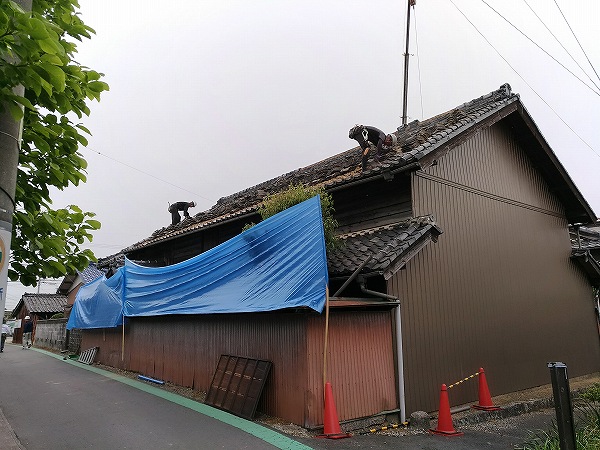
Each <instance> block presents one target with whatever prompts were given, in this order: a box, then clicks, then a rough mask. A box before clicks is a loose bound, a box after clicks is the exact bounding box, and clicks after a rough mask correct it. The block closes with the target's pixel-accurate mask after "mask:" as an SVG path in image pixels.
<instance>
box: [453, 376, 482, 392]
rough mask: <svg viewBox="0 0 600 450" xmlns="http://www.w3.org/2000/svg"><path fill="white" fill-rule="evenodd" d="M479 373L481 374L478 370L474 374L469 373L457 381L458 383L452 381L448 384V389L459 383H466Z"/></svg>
mask: <svg viewBox="0 0 600 450" xmlns="http://www.w3.org/2000/svg"><path fill="white" fill-rule="evenodd" d="M477 375H479V372H476V373H474V374H473V375H469V376H468V377H467V378H463V379H462V380H460V381H457V382H456V383H452V384H451V385H449V386H448V389H450V388H453V387H455V386H458V385H459V384H461V383H464V382H465V381H467V380H470V379H471V378H473V377H476V376H477Z"/></svg>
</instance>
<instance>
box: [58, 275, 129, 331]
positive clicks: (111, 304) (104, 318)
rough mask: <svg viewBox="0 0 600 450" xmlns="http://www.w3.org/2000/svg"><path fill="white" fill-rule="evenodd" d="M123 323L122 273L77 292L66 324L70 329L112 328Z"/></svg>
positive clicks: (82, 287) (97, 281)
mask: <svg viewBox="0 0 600 450" xmlns="http://www.w3.org/2000/svg"><path fill="white" fill-rule="evenodd" d="M122 323H123V271H122V269H119V270H118V271H117V272H116V273H115V274H114V275H113V276H112V277H110V278H109V279H107V278H106V277H105V276H102V277H100V278H97V279H95V280H94V281H91V282H90V283H87V284H84V285H83V286H81V287H80V288H79V291H77V296H76V297H75V303H74V304H73V309H72V310H71V315H70V316H69V321H68V322H67V330H70V329H72V328H112V327H117V326H119V325H121V324H122Z"/></svg>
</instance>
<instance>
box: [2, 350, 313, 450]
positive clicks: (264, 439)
mask: <svg viewBox="0 0 600 450" xmlns="http://www.w3.org/2000/svg"><path fill="white" fill-rule="evenodd" d="M88 369H90V367H89V366H85V365H83V364H81V363H77V362H72V361H63V360H62V358H60V357H53V356H52V355H51V354H49V353H45V352H39V351H37V350H34V349H26V350H23V349H22V348H21V347H20V346H16V345H10V344H7V345H6V347H5V350H4V353H2V354H1V355H0V380H1V382H0V408H1V409H2V411H3V412H4V416H5V417H6V419H7V420H8V423H9V424H10V425H11V426H12V429H13V430H14V432H15V434H16V436H17V438H18V440H19V441H20V443H21V445H22V446H23V447H25V448H26V449H27V450H37V449H44V450H48V449H87V448H95V449H213V448H214V449H218V448H225V449H273V448H278V447H279V448H291V449H292V448H297V449H306V448H307V447H306V446H304V445H302V444H299V443H297V442H295V441H292V440H291V439H289V438H287V437H285V436H283V435H281V434H278V433H275V432H273V431H271V430H269V429H267V428H265V427H261V426H259V425H257V424H254V423H252V422H249V421H246V420H243V419H239V418H237V417H235V416H232V415H230V414H226V413H223V412H222V411H219V410H216V409H214V408H209V407H207V406H205V405H202V404H198V403H197V402H191V401H187V399H183V398H182V397H179V396H175V395H173V394H170V393H165V392H164V391H162V390H160V389H157V388H153V387H152V386H147V385H146V384H145V383H142V382H138V381H135V380H128V379H124V378H123V377H118V376H114V378H113V377H110V376H111V375H112V374H110V373H105V374H106V375H102V374H100V373H97V372H99V371H90V370H88ZM91 369H93V368H91ZM116 378H121V379H122V380H121V381H117V379H116ZM123 381H126V382H123ZM136 385H137V387H136ZM142 389H143V390H142ZM152 391H159V392H157V393H158V394H160V395H163V397H160V396H157V395H155V394H156V393H154V392H152ZM171 397H173V398H171ZM173 400H176V401H173ZM186 402H189V403H190V405H189V406H191V407H195V408H199V409H200V411H196V410H194V409H191V408H190V407H188V406H186ZM181 403H183V404H181ZM203 409H206V411H202V410H203ZM210 415H213V416H214V417H211V416H210ZM227 422H230V423H227Z"/></svg>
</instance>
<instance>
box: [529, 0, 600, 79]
mask: <svg viewBox="0 0 600 450" xmlns="http://www.w3.org/2000/svg"><path fill="white" fill-rule="evenodd" d="M523 1H524V2H525V4H526V5H527V7H528V8H529V9H530V10H531V12H532V13H533V15H534V16H535V17H537V19H538V20H539V21H540V23H541V24H542V25H544V28H546V30H548V33H550V35H551V36H552V37H553V38H554V40H555V41H556V42H557V43H558V45H560V46H561V47H562V49H563V50H564V51H565V52H566V53H567V55H569V56H570V57H571V59H572V60H573V62H574V63H575V64H576V65H577V67H579V69H581V71H582V72H583V73H584V74H585V75H586V76H587V77H588V79H589V80H590V82H591V83H592V84H593V85H594V86H596V89H600V87H598V85H597V84H596V82H595V81H594V80H592V77H590V76H589V75H588V74H587V72H586V71H585V70H584V69H583V67H581V64H579V63H578V62H577V60H576V59H575V58H574V57H573V55H571V53H570V52H569V50H567V48H566V47H565V46H564V45H563V44H562V42H560V39H558V38H557V37H556V36H555V34H554V33H553V32H552V30H550V28H548V26H547V25H546V24H545V23H544V21H543V20H542V18H541V17H540V16H538V14H537V13H536V12H535V11H534V10H533V8H532V7H531V5H529V3H527V0H523ZM557 6H558V5H557ZM558 10H559V11H560V8H559V9H558ZM561 14H562V11H561ZM563 18H564V16H563ZM565 21H566V19H565ZM567 25H569V24H568V23H567ZM569 28H571V27H569ZM575 39H577V38H575ZM582 51H583V49H582ZM584 54H585V52H584ZM586 57H587V55H586ZM588 61H589V59H588ZM592 69H593V67H592ZM596 75H598V74H596Z"/></svg>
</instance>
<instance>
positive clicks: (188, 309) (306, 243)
mask: <svg viewBox="0 0 600 450" xmlns="http://www.w3.org/2000/svg"><path fill="white" fill-rule="evenodd" d="M119 272H120V275H119V276H121V277H122V283H121V282H119V283H114V284H113V285H111V288H110V289H106V290H104V289H97V290H92V289H89V290H85V291H84V293H83V294H82V295H81V296H80V295H79V294H78V296H77V301H76V303H75V305H74V308H73V310H74V311H75V310H76V309H78V310H79V313H78V314H76V317H77V318H76V319H74V320H73V323H71V319H70V320H69V325H71V327H72V328H103V327H109V326H110V327H114V326H116V325H117V324H114V323H113V324H111V325H108V323H111V322H110V319H111V318H112V316H113V313H114V311H116V308H115V309H114V310H113V306H112V301H108V302H107V300H111V299H113V294H114V295H117V293H118V292H119V288H121V287H122V290H121V291H120V295H121V302H122V309H123V311H122V313H123V314H124V315H125V316H127V317H139V316H157V315H167V314H213V313H239V312H259V311H273V310H277V309H283V308H295V307H301V306H307V307H310V308H312V309H314V310H315V311H318V312H321V311H322V310H323V306H324V304H325V290H326V286H327V282H328V279H327V260H326V254H325V238H324V234H323V220H322V217H321V203H320V199H319V196H315V197H313V198H312V199H309V200H307V201H305V202H303V203H300V204H299V205H296V206H293V207H291V208H289V209H286V210H285V211H282V212H281V213H279V214H276V215H275V216H273V217H271V218H269V219H267V220H265V221H263V222H261V223H259V224H258V225H255V226H254V227H252V228H251V229H249V230H247V231H244V232H243V233H241V234H240V235H238V236H236V237H234V238H232V239H230V240H229V241H227V242H224V243H223V244H221V245H219V246H217V247H215V248H213V249H211V250H208V251H207V252H205V253H202V254H200V255H198V256H196V257H194V258H191V259H189V260H187V261H183V262H181V263H178V264H174V265H171V266H166V267H143V266H140V265H137V264H135V263H133V262H131V261H129V260H127V259H126V260H125V266H124V267H122V268H121V269H120V270H119ZM115 276H117V275H115ZM115 276H113V277H112V278H114V277H115ZM112 278H110V279H109V280H106V281H105V282H104V283H108V282H110V281H111V280H112ZM87 286H89V285H86V286H84V287H87ZM82 289H83V288H82ZM80 292H81V290H80ZM90 295H91V296H90ZM107 296H108V297H111V299H107V298H105V297H107ZM93 301H95V303H96V304H95V305H94V307H93V308H92V307H87V308H79V306H78V303H82V304H83V303H87V302H93ZM104 302H106V303H107V304H108V305H109V306H110V310H111V313H109V314H100V315H99V316H102V322H101V323H100V321H99V319H98V320H97V319H96V316H95V315H92V314H91V312H92V309H95V310H96V311H97V310H98V308H100V307H101V305H102V304H103V303H104ZM88 311H90V313H88ZM106 316H108V317H106ZM71 317H73V313H72V314H71ZM107 319H109V320H107Z"/></svg>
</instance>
